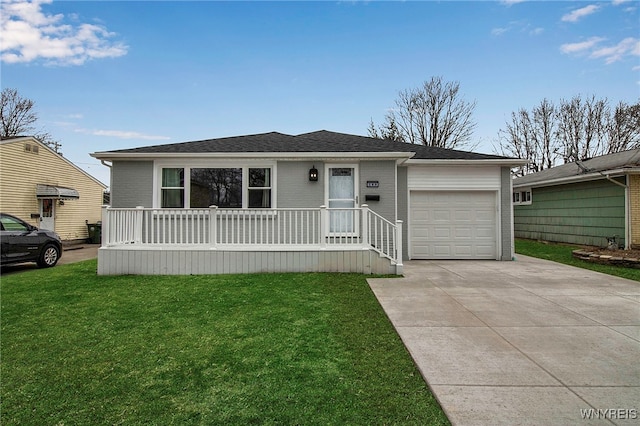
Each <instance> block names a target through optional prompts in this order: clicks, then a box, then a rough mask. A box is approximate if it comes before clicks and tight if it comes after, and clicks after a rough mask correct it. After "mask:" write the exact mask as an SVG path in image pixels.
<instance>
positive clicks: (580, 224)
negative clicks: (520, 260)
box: [513, 149, 640, 248]
mask: <svg viewBox="0 0 640 426" xmlns="http://www.w3.org/2000/svg"><path fill="white" fill-rule="evenodd" d="M513 191H514V193H513V201H514V205H515V206H514V223H515V236H516V237H517V238H529V239H538V240H545V241H556V242H563V243H573V244H582V245H591V246H598V247H605V246H607V244H608V240H609V239H611V238H612V237H615V240H616V243H617V244H618V245H619V246H620V247H626V248H629V247H634V246H635V247H637V246H639V245H640V149H634V150H629V151H623V152H618V153H614V154H608V155H603V156H600V157H594V158H592V159H589V160H584V161H581V162H576V163H569V164H563V165H561V166H557V167H553V168H551V169H546V170H543V171H541V172H538V173H533V174H530V175H527V176H523V177H520V178H517V179H515V180H514V181H513Z"/></svg>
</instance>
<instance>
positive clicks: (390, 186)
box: [359, 161, 396, 223]
mask: <svg viewBox="0 0 640 426" xmlns="http://www.w3.org/2000/svg"><path fill="white" fill-rule="evenodd" d="M367 181H378V184H379V187H378V188H367ZM359 192H360V200H359V201H360V202H359V204H360V205H362V204H367V205H368V206H369V208H370V209H371V210H373V211H374V212H376V213H378V214H379V215H380V216H382V217H384V218H385V219H387V220H389V221H391V222H394V223H395V220H396V163H395V161H361V162H360V188H359ZM367 194H368V195H378V196H380V201H365V196H366V195H367Z"/></svg>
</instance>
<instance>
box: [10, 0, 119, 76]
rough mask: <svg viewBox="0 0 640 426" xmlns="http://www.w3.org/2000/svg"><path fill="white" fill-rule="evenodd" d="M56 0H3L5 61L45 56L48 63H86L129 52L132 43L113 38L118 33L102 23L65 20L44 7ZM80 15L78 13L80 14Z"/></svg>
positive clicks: (18, 60) (31, 59) (31, 60)
mask: <svg viewBox="0 0 640 426" xmlns="http://www.w3.org/2000/svg"><path fill="white" fill-rule="evenodd" d="M52 1H53V0H33V1H25V0H3V1H2V6H1V7H2V9H1V15H2V16H1V21H0V22H1V24H0V25H1V26H0V46H1V48H0V59H1V60H2V62H5V63H27V62H33V61H38V60H43V61H44V62H45V63H46V64H48V65H82V64H84V63H85V62H86V61H88V60H91V59H98V58H115V57H119V56H123V55H126V54H127V51H128V47H127V46H126V45H125V44H123V43H122V42H118V41H115V42H114V41H112V40H111V39H112V38H113V37H114V36H115V35H116V34H115V33H113V32H109V31H108V30H107V29H106V28H104V27H103V26H100V25H95V24H88V23H81V24H79V25H71V24H66V23H64V20H65V19H64V18H65V17H64V15H62V14H56V15H52V14H47V13H45V12H44V11H43V10H42V9H43V6H44V5H46V4H50V3H52ZM76 18H77V17H76Z"/></svg>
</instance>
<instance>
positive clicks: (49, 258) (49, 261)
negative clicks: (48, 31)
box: [38, 244, 60, 268]
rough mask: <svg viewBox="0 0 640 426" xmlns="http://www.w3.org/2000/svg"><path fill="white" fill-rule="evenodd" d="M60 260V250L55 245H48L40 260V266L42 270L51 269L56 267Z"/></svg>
mask: <svg viewBox="0 0 640 426" xmlns="http://www.w3.org/2000/svg"><path fill="white" fill-rule="evenodd" d="M58 259H60V249H59V248H58V247H56V246H54V245H53V244H47V245H46V246H45V247H44V249H43V250H42V253H40V259H38V266H39V267H41V268H50V267H52V266H55V265H56V263H58Z"/></svg>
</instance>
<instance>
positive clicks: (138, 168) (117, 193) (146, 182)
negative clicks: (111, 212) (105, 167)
mask: <svg viewBox="0 0 640 426" xmlns="http://www.w3.org/2000/svg"><path fill="white" fill-rule="evenodd" d="M136 206H143V207H153V161H114V162H113V164H112V167H111V207H115V208H127V207H136Z"/></svg>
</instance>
